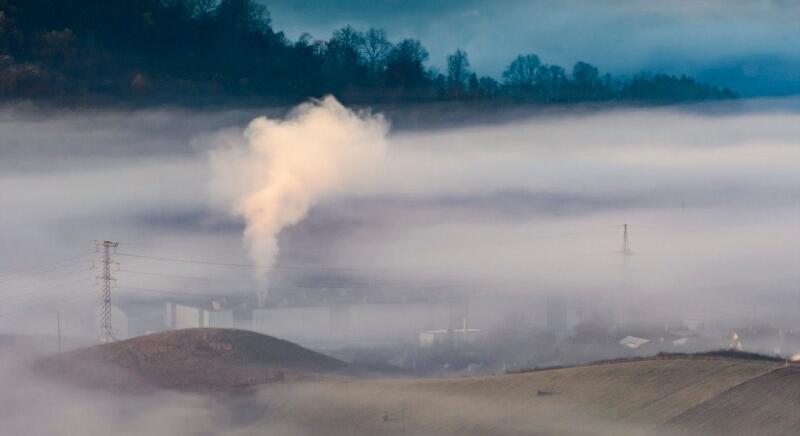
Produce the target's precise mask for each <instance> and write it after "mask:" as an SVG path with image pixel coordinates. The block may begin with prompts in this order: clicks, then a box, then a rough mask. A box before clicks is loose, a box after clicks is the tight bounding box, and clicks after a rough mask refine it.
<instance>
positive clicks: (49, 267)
mask: <svg viewBox="0 0 800 436" xmlns="http://www.w3.org/2000/svg"><path fill="white" fill-rule="evenodd" d="M87 257H89V255H88V254H83V255H81V256H78V257H75V258H71V259H63V260H60V261H58V262H53V263H48V264H44V265H39V266H37V267H33V268H28V269H24V270H17V271H13V272H7V273H4V274H0V277H5V279H3V280H0V283H6V282H10V281H13V280H18V279H17V278H13V277H11V276H15V275H20V274H28V273H33V272H38V273H47V272H51V271H56V270H59V269H61V268H66V267H68V266H71V265H72V264H75V263H78V262H79V261H82V260H84V259H85V258H87ZM61 264H63V265H61ZM9 277H11V278H9Z"/></svg>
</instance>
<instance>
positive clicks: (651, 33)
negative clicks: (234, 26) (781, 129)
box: [261, 0, 800, 96]
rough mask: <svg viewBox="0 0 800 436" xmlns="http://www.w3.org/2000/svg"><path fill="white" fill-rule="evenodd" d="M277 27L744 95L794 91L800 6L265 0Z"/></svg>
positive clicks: (798, 81)
mask: <svg viewBox="0 0 800 436" xmlns="http://www.w3.org/2000/svg"><path fill="white" fill-rule="evenodd" d="M261 1H262V3H264V4H265V5H266V6H267V7H268V9H269V11H270V13H271V16H272V21H273V24H274V26H275V28H276V29H278V30H283V31H284V32H285V33H286V34H287V36H289V37H290V38H297V37H298V36H300V35H301V34H302V33H303V32H308V33H310V34H312V36H314V37H315V38H321V39H324V38H328V37H329V36H330V34H331V33H332V31H333V30H334V29H336V28H338V27H341V26H344V25H347V24H351V25H353V26H354V27H356V28H358V29H362V30H363V29H367V28H369V27H371V26H374V27H381V28H384V29H386V31H387V33H388V35H389V37H390V38H391V39H393V40H396V39H400V38H406V37H413V38H418V39H420V40H422V42H423V43H424V45H425V46H426V47H427V48H428V49H429V51H430V54H431V65H433V66H435V67H438V68H443V67H444V64H445V59H446V56H447V54H448V53H451V52H453V51H455V49H456V48H461V49H464V50H466V51H467V52H468V54H469V57H470V63H471V65H472V67H473V69H474V70H475V71H476V72H478V73H479V74H488V75H492V76H495V77H499V75H500V74H501V73H502V71H503V69H504V67H505V66H506V65H507V64H508V63H509V61H510V60H511V59H513V58H514V57H515V56H516V55H518V54H520V53H536V54H538V55H539V56H540V57H541V58H542V60H543V61H544V62H547V63H555V64H559V65H562V66H565V67H567V68H570V66H571V65H573V64H574V63H575V62H576V61H586V62H590V63H592V64H594V65H597V66H598V67H599V68H600V69H601V70H603V71H608V72H611V73H613V74H620V75H628V74H632V73H635V72H638V71H642V70H646V71H651V72H666V73H672V74H690V75H692V76H695V77H697V78H699V79H702V80H705V81H709V82H712V83H714V84H718V85H722V86H727V87H730V88H732V89H734V90H736V91H738V92H740V93H741V94H742V95H745V96H776V95H789V94H797V93H800V68H798V67H800V45H798V44H797V43H796V42H797V41H798V39H799V38H800V21H798V18H800V2H797V1H793V0H752V1H744V0H728V1H725V0H694V1H689V0H677V1H670V2H658V1H645V0H629V1H622V0H592V1H590V0H560V1H555V0H499V1H480V0H462V1H447V0H405V1H401V0H340V1H335V2H334V1H322V0H261Z"/></svg>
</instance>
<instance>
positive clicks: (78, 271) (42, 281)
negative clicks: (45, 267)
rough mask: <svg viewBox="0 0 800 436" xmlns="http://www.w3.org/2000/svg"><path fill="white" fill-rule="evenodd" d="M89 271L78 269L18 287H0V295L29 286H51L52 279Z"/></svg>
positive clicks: (88, 270)
mask: <svg viewBox="0 0 800 436" xmlns="http://www.w3.org/2000/svg"><path fill="white" fill-rule="evenodd" d="M90 271H91V269H88V268H87V269H78V270H74V271H68V272H66V273H65V274H58V275H56V276H45V277H41V278H40V279H38V280H31V281H28V282H25V283H22V284H19V285H6V286H13V287H11V288H7V289H2V287H0V295H2V294H3V293H5V292H12V291H18V290H20V289H26V288H30V287H31V286H36V285H48V286H49V285H52V284H53V283H52V280H54V279H60V278H63V277H69V276H72V275H75V274H78V273H89V272H90Z"/></svg>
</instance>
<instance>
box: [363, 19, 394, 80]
mask: <svg viewBox="0 0 800 436" xmlns="http://www.w3.org/2000/svg"><path fill="white" fill-rule="evenodd" d="M391 49H392V43H390V42H389V40H388V39H387V38H386V32H385V31H384V30H382V29H376V28H374V27H373V28H370V29H369V30H367V32H366V33H365V34H364V37H363V39H362V42H361V52H362V54H363V56H364V59H365V60H366V62H367V67H368V68H369V71H370V73H373V74H377V73H381V72H383V70H384V69H385V68H386V58H387V57H388V55H389V50H391Z"/></svg>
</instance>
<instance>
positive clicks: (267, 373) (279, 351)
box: [39, 329, 355, 391]
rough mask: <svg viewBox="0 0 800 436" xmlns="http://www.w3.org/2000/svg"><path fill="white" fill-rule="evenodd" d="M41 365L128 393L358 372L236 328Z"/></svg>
mask: <svg viewBox="0 0 800 436" xmlns="http://www.w3.org/2000/svg"><path fill="white" fill-rule="evenodd" d="M39 367H40V369H42V370H44V371H46V372H48V373H52V374H58V375H59V376H60V377H62V378H65V379H69V380H72V381H76V382H78V383H80V384H83V385H88V386H94V387H104V388H115V389H119V390H123V391H140V390H152V389H155V388H166V389H175V390H185V391H220V390H228V389H236V388H243V387H249V386H255V385H260V384H263V383H267V382H274V381H281V380H300V379H309V378H315V377H319V376H320V375H352V374H354V373H355V371H354V370H352V369H351V368H350V367H349V366H348V365H347V364H346V363H344V362H342V361H339V360H337V359H334V358H332V357H328V356H325V355H322V354H319V353H316V352H314V351H311V350H308V349H306V348H303V347H300V346H299V345H296V344H293V343H291V342H288V341H284V340H281V339H276V338H273V337H271V336H266V335H262V334H259V333H255V332H250V331H244V330H231V329H186V330H175V331H168V332H162V333H156V334H152V335H148V336H142V337H138V338H133V339H128V340H125V341H120V342H114V343H110V344H103V345H96V346H93V347H89V348H84V349H80V350H75V351H72V352H68V353H64V354H62V355H60V356H56V357H53V358H50V359H47V360H44V361H41V362H40V364H39Z"/></svg>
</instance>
